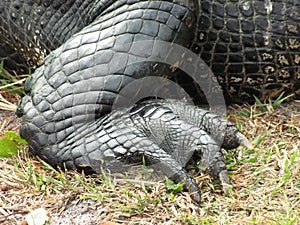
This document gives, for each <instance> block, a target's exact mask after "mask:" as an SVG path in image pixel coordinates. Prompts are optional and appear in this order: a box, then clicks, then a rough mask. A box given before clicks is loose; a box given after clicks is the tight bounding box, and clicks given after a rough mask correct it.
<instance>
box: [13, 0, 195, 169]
mask: <svg viewBox="0 0 300 225" xmlns="http://www.w3.org/2000/svg"><path fill="white" fill-rule="evenodd" d="M124 2H126V4H123V5H118V2H116V3H115V4H114V5H112V6H111V7H109V8H107V9H106V11H104V12H103V14H102V15H101V16H99V17H98V18H97V19H96V20H95V21H94V22H93V23H92V24H90V25H89V26H87V27H85V28H84V29H83V30H82V31H80V32H78V33H77V34H75V35H74V36H72V37H71V38H70V39H69V40H67V41H66V42H65V43H64V44H62V46H61V47H59V48H58V49H56V50H55V51H53V52H52V53H51V54H50V55H48V56H47V58H46V59H45V63H44V65H43V66H42V67H40V68H38V69H37V70H36V72H35V73H34V74H33V76H32V77H31V78H30V79H28V80H27V82H26V84H25V90H26V92H27V95H26V96H25V97H24V98H23V99H22V101H21V103H20V104H19V107H18V113H19V115H23V124H22V127H21V136H22V137H23V138H25V139H26V140H27V141H28V143H29V148H30V150H31V151H32V152H33V153H34V154H37V155H39V156H40V157H41V158H42V159H44V160H46V161H47V162H48V163H50V164H52V165H54V166H60V167H64V166H65V165H67V167H68V168H72V169H73V168H79V167H80V165H82V164H84V165H89V164H90V161H89V160H90V158H89V154H90V153H91V152H92V151H93V150H94V149H95V146H92V147H89V146H91V145H82V144H81V141H80V140H82V139H83V137H82V136H83V135H88V133H91V132H94V131H93V130H90V131H89V130H88V129H89V126H88V124H89V123H94V122H95V121H96V120H98V118H99V117H102V116H103V115H105V114H107V113H109V112H110V111H111V107H112V104H113V102H114V100H115V98H116V97H117V96H118V93H119V92H120V90H121V89H122V88H123V87H124V86H126V85H127V84H128V83H130V82H132V81H134V80H135V79H137V78H140V77H143V76H146V75H150V74H151V73H152V71H153V67H152V64H151V63H149V64H147V63H143V64H142V65H143V66H134V67H130V69H128V68H127V64H129V63H130V62H131V61H132V60H134V59H136V58H140V59H144V61H147V57H149V56H151V54H152V53H151V44H150V45H147V46H144V49H143V45H141V46H140V47H141V50H140V51H135V54H134V55H133V54H131V49H130V47H131V43H133V42H135V41H145V40H148V41H149V40H150V41H155V40H163V41H168V42H175V43H179V44H181V45H183V46H186V47H188V46H189V44H190V43H191V41H192V38H193V35H194V33H193V32H194V29H195V14H194V13H195V12H194V11H193V10H195V8H197V7H195V6H194V5H193V1H185V2H186V5H181V4H180V2H181V1H178V3H177V1H173V2H165V1H140V2H138V1H130V2H129V1H128V2H127V1H124ZM136 52H139V54H138V55H137V53H136ZM145 71H146V72H145ZM151 88H152V87H149V89H151ZM99 126H100V129H101V124H99ZM81 127H84V128H86V129H87V130H83V129H80V128H81ZM79 131H80V132H79ZM90 136H91V138H93V136H92V135H90ZM107 141H108V140H106V139H103V140H101V139H100V140H91V141H90V142H91V143H93V144H96V145H98V147H99V146H101V144H103V142H107ZM89 148H90V149H89ZM99 148H100V147H99ZM98 160H99V162H101V155H99V159H98ZM80 168H82V167H80Z"/></svg>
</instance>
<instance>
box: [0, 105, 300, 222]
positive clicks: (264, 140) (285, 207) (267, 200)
mask: <svg viewBox="0 0 300 225" xmlns="http://www.w3.org/2000/svg"><path fill="white" fill-rule="evenodd" d="M267 106H268V105H267ZM299 107H300V102H299V101H293V102H291V103H289V104H285V105H284V106H280V107H278V108H276V109H275V110H272V108H270V107H269V106H268V109H269V111H267V112H264V113H258V112H260V108H258V106H235V107H234V110H232V111H231V115H232V117H234V118H235V119H236V120H237V122H238V124H241V126H242V127H241V129H242V132H243V133H244V134H245V135H246V136H247V137H248V138H249V139H251V140H253V144H254V145H255V149H254V150H248V149H245V148H243V147H239V148H238V149H236V150H235V151H228V152H226V153H225V154H226V158H227V160H228V167H229V169H230V174H231V176H230V177H231V184H232V186H233V190H232V193H231V196H224V195H223V194H222V192H221V191H220V186H219V184H218V182H216V181H213V180H211V179H210V178H209V177H208V176H207V175H205V174H202V173H196V172H195V171H191V173H194V176H195V177H196V178H197V181H198V183H199V185H200V186H201V187H202V191H203V196H202V197H203V202H204V204H203V205H202V206H201V207H199V206H198V205H196V204H194V203H193V202H192V200H191V198H190V196H189V195H188V193H186V192H181V193H170V191H169V190H167V189H166V187H165V182H164V180H163V179H160V178H159V177H158V178H156V179H154V180H153V179H150V178H147V177H146V176H147V175H145V174H144V173H142V172H141V175H142V177H143V179H144V181H136V180H135V179H132V180H126V179H125V178H120V177H118V178H117V179H114V178H113V177H111V176H106V175H105V174H104V175H98V176H95V177H85V176H83V175H81V174H78V173H76V172H72V171H69V172H66V173H62V172H58V171H55V170H53V169H52V168H51V167H50V166H48V165H47V164H45V163H43V162H42V161H40V160H37V159H36V158H34V157H32V156H28V153H27V149H26V148H24V150H22V151H21V152H19V154H18V155H16V156H15V157H14V158H13V159H0V224H22V221H23V224H24V216H25V214H27V213H29V212H30V211H32V210H34V209H37V208H40V207H43V208H45V209H46V210H47V212H48V214H49V217H50V224H100V222H103V221H110V222H115V223H118V224H300V220H299V218H300V208H299V205H300V178H299V177H300V110H299ZM241 112H247V114H249V115H250V116H247V117H246V116H240V113H241ZM1 121H2V122H0V127H3V128H2V130H1V132H2V131H3V130H5V129H10V128H9V126H4V125H3V121H4V120H1ZM6 123H7V119H6ZM12 127H13V126H12ZM142 171H143V170H142ZM136 179H138V178H137V177H136Z"/></svg>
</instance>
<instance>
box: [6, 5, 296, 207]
mask: <svg viewBox="0 0 300 225" xmlns="http://www.w3.org/2000/svg"><path fill="white" fill-rule="evenodd" d="M223 1H224V3H225V4H220V3H219V2H223ZM48 2H49V1H46V0H45V1H43V0H42V1H33V0H24V1H17V0H14V1H6V0H4V1H2V5H1V6H0V49H2V52H1V50H0V57H1V59H5V63H6V65H7V69H9V70H10V71H13V70H14V69H15V68H16V70H17V71H16V72H19V73H22V72H26V71H28V70H29V69H30V68H35V67H36V66H37V65H38V64H39V63H40V61H41V60H43V57H44V55H45V54H46V55H48V56H47V57H46V58H45V60H44V64H43V65H42V66H41V67H39V68H38V69H36V71H35V73H34V74H33V75H32V77H30V78H29V79H28V80H27V81H26V84H25V92H26V96H25V97H24V98H23V99H22V101H21V102H20V104H19V106H18V114H19V116H23V123H22V127H21V130H20V132H21V136H22V137H24V138H25V139H26V140H27V141H28V143H29V148H30V150H31V151H32V152H33V153H34V154H36V155H39V156H40V157H41V158H42V159H44V160H45V161H47V162H48V163H50V164H51V165H53V166H54V167H62V168H64V167H67V168H70V169H78V170H84V171H86V172H87V173H93V172H100V171H101V168H104V169H107V170H109V171H115V170H118V169H121V170H122V165H126V163H130V162H140V161H141V158H142V157H145V159H146V161H147V163H148V165H150V166H152V167H154V169H160V170H162V171H163V172H164V174H165V175H166V176H168V177H170V178H172V179H173V180H174V181H176V182H179V181H181V180H185V188H186V189H187V190H189V191H190V192H191V193H192V197H193V199H194V200H195V201H196V202H199V203H200V202H201V196H200V190H199V187H198V185H197V183H196V181H195V180H194V179H193V178H192V177H191V176H190V175H189V174H188V173H187V172H186V170H185V169H184V167H185V166H186V164H188V162H189V160H190V158H194V159H197V160H201V162H202V163H203V165H204V167H205V168H206V171H207V173H208V174H210V175H211V176H212V177H215V178H219V179H220V181H221V184H222V185H223V190H224V192H227V191H228V189H227V186H228V176H227V169H226V164H225V161H224V158H223V155H222V152H221V150H220V146H222V147H224V148H234V147H237V146H238V145H239V144H243V145H246V146H247V147H250V148H251V147H252V146H251V144H250V143H249V141H247V139H246V138H245V137H244V136H243V135H241V134H240V133H239V132H238V131H237V129H236V128H235V127H234V126H233V125H232V124H230V123H227V122H226V120H224V119H222V118H220V117H219V116H217V115H215V114H213V113H211V112H208V111H205V110H202V109H199V108H197V107H194V106H190V105H186V104H183V103H181V102H179V101H173V100H153V101H149V102H140V103H138V104H137V105H134V106H129V107H126V108H125V109H119V110H115V111H113V112H111V110H112V107H113V104H114V101H115V100H116V99H118V98H120V97H121V95H122V94H121V93H120V92H121V91H122V90H123V89H124V87H126V86H127V85H128V84H130V83H132V82H133V81H136V80H138V79H140V78H142V77H147V76H163V77H167V78H170V79H172V80H173V81H177V82H178V83H179V84H180V85H181V86H183V87H184V88H186V90H187V92H188V93H189V94H190V95H191V96H192V98H193V100H194V101H195V102H196V101H198V100H201V99H202V97H203V96H202V95H201V93H199V92H198V91H196V90H198V88H199V87H198V86H197V85H195V82H193V80H191V79H189V78H188V77H187V76H186V75H185V74H183V73H182V72H181V71H179V70H178V69H177V70H176V68H175V69H174V67H171V68H170V67H169V66H166V65H164V64H162V63H159V62H149V58H151V56H153V55H155V54H157V55H160V54H164V53H166V52H165V49H159V48H155V45H154V44H153V43H155V42H156V41H166V42H169V43H173V44H179V45H180V46H182V47H185V48H187V49H192V50H193V51H194V52H197V53H199V54H200V56H201V57H202V58H203V59H204V60H205V61H206V62H207V64H208V65H210V66H211V67H212V68H213V71H214V72H215V73H216V75H217V77H218V79H219V81H220V83H221V85H222V87H223V89H224V90H225V97H226V98H228V99H229V100H232V101H238V100H243V99H246V100H249V94H253V93H254V94H256V93H261V94H262V96H261V97H264V96H266V95H269V92H268V90H271V91H270V92H272V93H273V91H277V90H279V89H281V87H284V88H283V89H285V90H288V91H293V92H295V93H297V91H298V90H299V76H298V75H297V74H298V72H299V61H300V60H298V58H299V46H298V45H297V43H298V42H299V23H297V21H298V17H297V15H299V3H297V2H296V1H294V2H291V1H290V0H283V1H281V3H279V2H275V3H274V5H280V4H283V5H284V6H285V8H284V9H285V11H282V12H278V11H277V10H276V9H275V8H274V9H273V10H271V11H270V9H268V10H269V11H267V13H268V19H270V20H268V21H266V22H267V25H266V27H264V25H265V23H264V22H261V21H260V19H261V15H265V14H264V13H265V12H264V11H261V9H260V8H259V7H258V6H257V4H258V5H259V4H261V3H262V1H259V0H253V1H249V2H250V3H249V4H250V5H246V6H247V7H246V6H245V7H246V8H245V7H244V5H243V2H242V1H238V3H235V2H233V1H229V0H228V1H225V0H219V1H214V0H212V1H204V0H203V1H201V4H199V2H197V1H193V0H185V1H182V0H173V1H171V0H170V1H138V0H119V1H108V0H103V1H100V0H98V1H92V0H88V1H82V0H72V1H71V0H69V1H61V0H57V1H52V3H50V4H48ZM235 4H236V5H235ZM237 6H239V11H237V12H238V17H237V16H236V15H232V13H234V12H233V11H232V9H231V7H237ZM220 7H221V8H220ZM222 7H224V9H225V10H222V9H223V8H222ZM249 10H250V11H251V10H252V11H253V12H254V13H253V14H252V15H251V14H249V15H248V14H247V13H248V12H249V13H250V11H249ZM293 10H294V11H293ZM289 11H291V12H293V13H296V14H292V13H291V15H290V17H288V18H285V20H284V21H285V23H284V24H283V25H282V27H279V28H278V27H276V26H275V25H276V24H277V23H276V22H274V21H277V19H276V16H282V15H284V14H285V13H287V12H289ZM297 13H298V14H297ZM244 14H247V15H244ZM24 15H26V16H24ZM82 15H84V16H82ZM85 15H89V16H85ZM48 17H49V18H48ZM232 18H234V19H232ZM257 18H258V20H256V19H257ZM66 19H67V20H66ZM281 20H282V18H281ZM66 21H67V22H66ZM222 21H223V22H224V21H226V24H227V27H224V26H223V27H220V22H222ZM233 21H237V24H238V25H236V23H234V24H232V23H231V22H233ZM243 21H246V22H247V23H250V22H251V21H256V22H254V26H255V30H257V33H253V32H250V31H248V30H247V29H249V28H246V27H245V26H243ZM295 21H296V22H295ZM224 23H225V22H224ZM45 24H46V25H45ZM272 24H274V28H272V29H270V28H271V27H272ZM290 25H294V29H293V31H289V32H293V33H294V34H293V35H291V34H290V33H289V32H288V34H286V33H284V34H282V35H280V34H281V33H280V32H281V31H282V30H285V29H288V28H289V29H292V27H293V26H290ZM277 31H278V32H277ZM263 32H266V33H265V34H266V35H267V36H266V37H267V38H266V40H268V41H266V42H263V43H262V42H261V41H259V40H261V36H262V33H263ZM259 35H260V36H259ZM228 37H229V39H228ZM256 37H259V38H258V39H255V38H256ZM278 38H279V39H280V38H283V40H284V41H285V43H290V42H291V41H292V40H293V41H292V42H293V44H289V45H284V46H285V47H283V49H276V48H274V46H275V44H277V39H278ZM250 39H251V40H254V41H252V42H250V41H249V40H250ZM136 41H142V42H141V43H145V41H150V43H149V42H147V43H148V44H147V45H146V46H143V45H140V46H138V47H139V48H137V49H136V47H137V45H134V44H133V43H136ZM151 41H152V45H151ZM32 46H34V47H35V48H32ZM54 49H55V50H54ZM52 50H54V51H52ZM50 51H52V52H51V53H49V52H50ZM249 52H250V53H253V54H250V53H249ZM264 53H265V54H264ZM249 54H250V55H249ZM281 55H284V57H286V58H287V59H288V67H287V66H286V65H285V61H284V60H283V61H282V62H283V63H281V62H279V63H278V60H279V59H283V58H284V57H283V58H282V57H280V56H281ZM268 56H269V57H270V58H268ZM182 57H184V56H182ZM264 57H266V58H264ZM137 59H138V61H139V63H137V64H132V65H131V62H134V61H136V60H137ZM239 59H242V60H241V61H239ZM249 60H250V61H251V62H249ZM268 60H270V61H271V62H270V61H268ZM141 61H143V63H141ZM254 61H255V63H254ZM266 61H268V63H265V62H266ZM256 64H257V65H258V67H256V66H254V65H256ZM269 64H272V65H273V64H276V68H275V72H274V74H271V75H269V74H268V75H267V76H266V75H265V74H264V72H265V71H266V70H264V69H266V68H267V67H268V66H270V65H269ZM224 65H225V66H224ZM249 66H250V67H249ZM251 66H253V68H252V67H251ZM175 67H176V66H175ZM223 67H224V70H223V69H220V68H223ZM225 67H228V68H227V73H224V71H225ZM268 68H269V67H268ZM285 68H288V71H289V72H290V73H289V76H287V77H286V78H284V79H281V78H282V77H281V72H282V71H283V70H284V69H285ZM250 70H251V71H250ZM268 71H269V70H268ZM270 71H272V69H270ZM249 72H250V73H249ZM252 72H253V73H252ZM204 75H205V74H204ZM256 78H257V79H256ZM270 84H271V85H270ZM275 84H276V85H275ZM274 85H275V86H274ZM273 87H275V88H273ZM146 88H148V89H149V92H150V91H151V90H152V89H156V87H155V86H152V87H146ZM211 90H214V87H212V88H211ZM216 90H217V88H216ZM253 90H255V91H257V92H255V91H253ZM138 91H139V90H137V94H138ZM281 91H282V90H281ZM267 92H268V93H267ZM213 94H214V93H213ZM122 163H124V164H122Z"/></svg>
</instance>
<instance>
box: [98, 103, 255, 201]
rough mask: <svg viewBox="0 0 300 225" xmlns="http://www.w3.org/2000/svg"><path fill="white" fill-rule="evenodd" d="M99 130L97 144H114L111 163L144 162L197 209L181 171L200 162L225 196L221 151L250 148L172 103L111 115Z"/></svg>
mask: <svg viewBox="0 0 300 225" xmlns="http://www.w3.org/2000/svg"><path fill="white" fill-rule="evenodd" d="M191 115H193V117H191ZM106 124H110V126H107V125H106ZM106 127H107V129H106ZM102 129H103V130H104V131H103V130H102V131H101V132H102V133H106V135H107V137H103V136H102V137H99V140H98V141H100V142H101V141H103V140H115V142H116V143H115V147H113V148H112V149H111V152H113V157H114V159H116V160H118V161H114V163H118V162H124V163H125V164H126V163H129V162H133V160H141V158H142V157H144V159H145V160H146V163H147V166H150V167H152V168H154V170H156V171H157V170H160V171H162V172H163V173H164V175H165V176H167V177H169V178H170V179H172V180H173V181H175V182H180V181H182V180H183V181H185V185H184V188H185V189H186V190H188V191H189V192H190V193H191V196H192V198H193V199H194V201H195V202H197V203H201V193H200V189H199V187H198V184H197V182H196V181H195V179H194V178H193V177H191V176H190V175H189V174H188V172H187V171H186V170H185V167H186V165H187V164H188V163H189V162H190V160H191V159H192V158H193V160H197V161H200V162H201V163H202V164H203V166H204V168H205V171H206V172H207V173H208V174H209V175H210V176H212V177H213V178H216V179H219V180H220V182H221V185H222V187H223V191H224V192H225V193H226V194H227V193H228V186H229V181H228V174H227V167H226V163H225V160H224V157H223V154H222V151H221V146H222V147H224V148H234V147H236V146H238V145H240V144H243V145H246V146H248V147H252V146H251V143H250V142H249V141H248V140H247V139H246V137H244V136H243V135H242V134H241V133H239V132H238V130H237V128H236V127H235V126H233V124H231V123H228V122H227V121H226V120H225V119H222V118H221V117H219V116H217V115H215V114H213V113H211V112H209V111H206V110H203V109H200V108H198V107H195V106H191V105H187V104H184V103H181V102H179V101H174V100H156V101H147V102H143V103H140V104H138V105H136V106H134V107H132V108H130V109H126V110H125V111H122V112H120V111H116V112H113V113H111V114H110V115H109V116H107V117H106V118H105V125H104V126H103V127H102ZM104 145H105V144H104V143H103V144H102V145H101V147H102V148H103V146H104ZM105 151H110V150H104V152H105ZM137 156H138V157H137ZM106 165H108V164H106ZM119 165H120V164H119ZM119 165H117V164H114V165H111V166H110V168H114V167H120V166H119ZM97 166H99V165H97Z"/></svg>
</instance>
